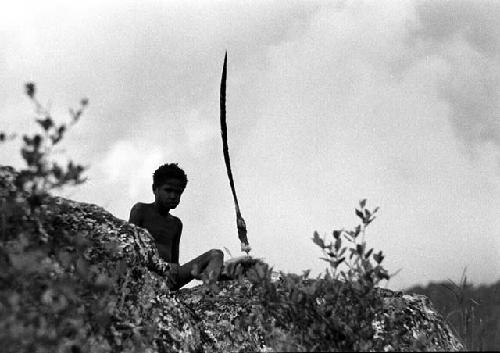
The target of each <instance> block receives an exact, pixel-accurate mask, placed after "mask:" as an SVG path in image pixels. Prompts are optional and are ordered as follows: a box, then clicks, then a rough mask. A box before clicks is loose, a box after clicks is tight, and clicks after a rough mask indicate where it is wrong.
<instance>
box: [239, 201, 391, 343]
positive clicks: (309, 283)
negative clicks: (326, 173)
mask: <svg viewBox="0 0 500 353" xmlns="http://www.w3.org/2000/svg"><path fill="white" fill-rule="evenodd" d="M359 206H360V207H359V209H356V211H355V212H356V215H357V216H358V217H359V218H360V220H361V222H360V224H359V225H358V226H356V227H355V228H354V229H353V230H346V229H341V230H334V231H333V233H332V239H331V240H330V241H326V240H324V239H323V238H322V237H320V235H319V234H318V233H317V232H314V236H313V242H314V243H315V244H316V245H318V246H319V247H320V248H321V250H322V252H323V253H324V255H326V256H325V257H323V258H322V259H323V260H325V261H327V262H328V263H329V264H330V267H331V270H329V271H327V272H326V273H325V274H322V275H320V276H318V277H317V278H315V279H311V278H309V272H307V271H306V272H304V273H303V274H302V275H296V274H284V273H281V274H280V278H279V279H278V280H276V281H274V280H273V279H272V273H273V271H272V269H271V268H269V267H268V266H266V265H257V266H255V268H254V269H253V270H251V271H250V272H249V273H248V278H249V279H250V281H251V282H252V283H253V290H254V291H255V292H256V295H257V297H258V298H259V304H260V305H259V306H255V309H254V310H252V311H251V312H250V313H249V315H248V317H246V318H243V319H241V321H240V325H242V326H243V327H245V326H246V325H252V326H254V327H255V326H257V327H260V334H261V336H262V339H263V341H264V342H265V344H266V346H269V347H270V348H272V349H273V350H277V351H331V350H347V351H360V350H361V351H368V350H383V349H384V347H385V346H386V345H388V344H390V343H392V347H396V349H397V344H396V343H395V342H387V339H385V338H380V339H378V340H377V339H375V338H376V329H377V328H376V327H375V326H374V324H373V323H374V322H376V321H377V320H382V319H381V315H380V314H381V313H382V311H383V304H384V303H383V298H382V296H381V295H380V293H379V291H378V288H377V285H378V284H379V283H380V282H381V281H383V280H388V279H389V277H390V276H389V274H388V272H387V270H386V269H385V268H384V267H383V266H382V262H383V259H384V255H383V254H382V252H377V253H375V252H374V250H373V249H372V248H370V249H368V248H367V246H366V241H365V232H366V228H367V226H368V225H369V224H370V223H371V222H372V221H373V220H374V219H375V214H376V213H377V211H378V209H375V210H373V211H370V210H369V209H367V208H366V207H365V206H366V200H362V201H360V204H359ZM389 324H390V323H385V325H386V326H388V325H389Z"/></svg>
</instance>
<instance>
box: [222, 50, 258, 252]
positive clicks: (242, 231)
mask: <svg viewBox="0 0 500 353" xmlns="http://www.w3.org/2000/svg"><path fill="white" fill-rule="evenodd" d="M226 80H227V52H226V55H225V56H224V66H223V68H222V79H221V81H220V129H221V135H222V153H223V154H224V162H225V163H226V170H227V177H228V178H229V186H230V187H231V191H232V193H233V201H234V209H235V211H236V227H237V228H238V238H239V239H240V242H241V251H244V252H246V253H247V255H248V252H249V251H250V250H251V249H252V248H251V247H250V245H249V244H248V238H247V227H246V224H245V220H244V219H243V217H242V216H241V211H240V206H239V204H238V197H237V196H236V190H235V188H234V180H233V173H232V172H231V161H230V159H229V147H228V145H227V124H226Z"/></svg>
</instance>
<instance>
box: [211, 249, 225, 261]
mask: <svg viewBox="0 0 500 353" xmlns="http://www.w3.org/2000/svg"><path fill="white" fill-rule="evenodd" d="M210 256H211V257H213V258H220V259H221V260H222V259H224V253H223V252H222V250H219V249H212V250H210Z"/></svg>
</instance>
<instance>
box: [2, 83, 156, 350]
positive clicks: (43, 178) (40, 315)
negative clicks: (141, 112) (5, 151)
mask: <svg viewBox="0 0 500 353" xmlns="http://www.w3.org/2000/svg"><path fill="white" fill-rule="evenodd" d="M25 93H26V95H27V96H28V97H29V99H30V100H31V101H32V102H33V104H34V106H35V114H36V117H35V121H36V123H37V125H38V126H39V128H40V131H39V132H38V133H34V134H32V135H28V134H24V135H23V136H22V142H23V143H22V147H21V149H20V154H21V157H22V159H23V160H24V164H25V166H24V168H22V169H20V170H19V171H17V172H15V171H14V170H13V169H11V173H10V174H8V175H10V177H11V180H10V181H9V182H7V184H6V185H0V200H1V206H2V207H1V210H0V215H1V229H2V238H1V239H0V266H1V268H2V271H0V342H2V351H4V352H80V351H85V352H108V351H111V350H115V351H116V350H119V351H125V352H126V351H147V350H148V349H149V348H148V347H151V345H152V341H153V333H154V328H152V327H150V326H148V325H147V324H145V325H141V323H138V324H137V325H136V324H135V323H130V325H129V326H127V327H124V328H123V327H122V328H119V331H116V330H115V331H113V329H112V328H113V327H115V328H116V326H117V325H118V324H117V325H114V326H112V325H111V323H112V321H114V322H118V321H120V315H125V314H124V313H126V314H127V315H128V314H130V315H129V316H134V315H135V316H136V317H137V320H139V321H140V317H141V316H146V315H145V314H144V313H140V312H136V311H137V310H136V309H137V307H127V308H123V306H124V298H125V293H127V290H128V286H129V285H130V283H129V282H130V281H128V282H127V281H126V280H125V281H123V278H128V277H130V276H128V275H126V274H125V272H127V268H128V266H134V264H132V263H129V264H125V263H120V262H117V263H114V264H110V268H107V269H103V268H99V267H98V266H97V265H93V264H92V263H91V261H90V260H89V259H88V256H87V253H88V248H89V246H90V243H89V240H88V239H87V238H86V236H85V234H83V233H81V232H70V231H68V230H66V229H63V228H62V227H61V225H60V224H56V223H54V219H57V217H56V218H54V217H52V218H51V221H49V218H48V217H46V208H47V207H50V206H49V204H50V202H51V198H50V196H49V193H50V191H52V190H54V189H58V188H62V187H65V186H67V185H79V184H82V183H84V182H85V180H86V179H85V178H84V177H83V172H84V171H85V169H86V168H85V167H83V166H82V165H80V164H77V163H75V162H74V161H72V160H69V161H68V162H67V163H66V164H65V165H61V164H59V163H58V162H56V161H55V160H53V158H52V154H53V152H54V149H55V148H56V147H57V146H58V145H59V143H61V141H62V140H63V138H64V137H65V136H66V132H67V131H68V130H69V129H70V128H71V127H73V125H74V124H76V123H77V122H78V121H79V119H80V118H81V116H82V114H83V112H84V110H85V108H86V107H87V105H88V99H86V98H84V99H82V100H81V101H80V106H79V108H78V109H76V110H73V109H70V116H71V120H70V122H68V123H61V124H58V123H56V122H55V120H54V119H53V117H52V115H51V114H50V112H49V111H48V110H47V109H46V108H44V107H43V106H42V105H41V104H40V103H39V101H38V100H37V98H36V87H35V85H34V84H33V83H28V84H26V85H25ZM16 138H17V134H14V133H6V132H0V142H4V143H5V142H8V141H11V140H14V139H16ZM0 180H3V181H5V179H0ZM116 245H117V244H115V245H113V244H110V245H109V246H111V247H113V246H114V247H115V248H116ZM109 251H111V252H113V251H114V250H113V248H112V249H109ZM110 274H111V275H110ZM153 294H154V293H149V295H148V294H147V293H146V294H145V295H144V298H140V301H141V302H142V301H144V300H145V301H148V300H150V299H151V298H150V296H151V295H153ZM143 307H144V308H146V310H147V308H148V306H147V305H146V304H144V305H143ZM131 310H135V311H134V312H133V313H131V312H129V311H131ZM149 314H150V318H151V320H152V321H153V320H154V315H152V316H151V313H149ZM137 320H136V321H137ZM139 321H138V322H139ZM152 321H151V322H152Z"/></svg>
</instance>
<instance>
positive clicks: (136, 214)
mask: <svg viewBox="0 0 500 353" xmlns="http://www.w3.org/2000/svg"><path fill="white" fill-rule="evenodd" d="M141 206H142V205H141V203H140V202H138V203H136V204H135V205H134V207H132V209H131V210H130V217H129V220H128V221H129V223H133V224H135V225H136V226H138V227H141V226H142V207H141Z"/></svg>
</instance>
